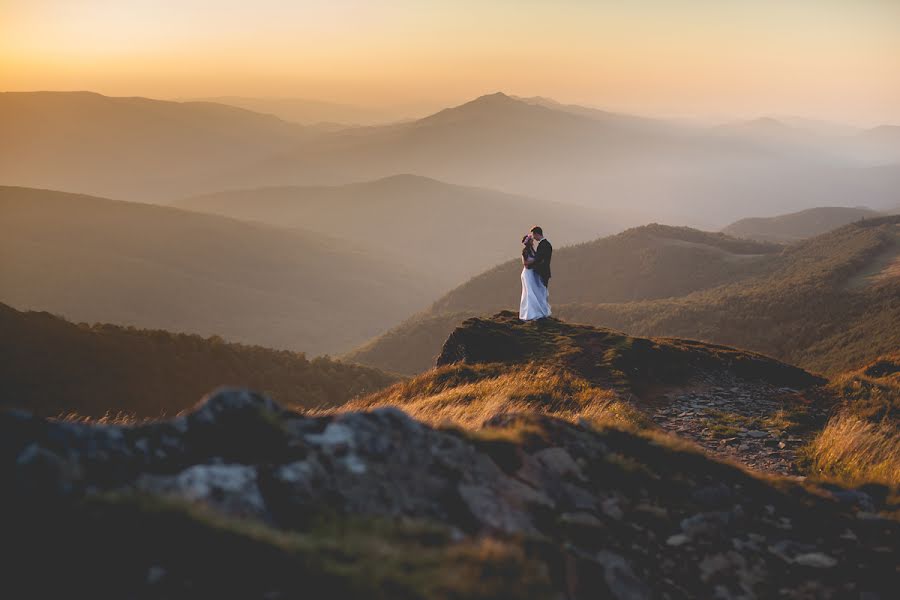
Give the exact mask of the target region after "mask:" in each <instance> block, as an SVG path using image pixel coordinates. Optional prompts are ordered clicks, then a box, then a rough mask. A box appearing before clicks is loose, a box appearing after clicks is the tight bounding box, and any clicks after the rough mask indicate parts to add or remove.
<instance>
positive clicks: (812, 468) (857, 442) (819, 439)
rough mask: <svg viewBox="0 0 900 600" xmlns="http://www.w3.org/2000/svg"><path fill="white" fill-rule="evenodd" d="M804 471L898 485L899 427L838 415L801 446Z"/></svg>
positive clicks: (842, 480) (848, 482) (854, 481)
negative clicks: (803, 451)
mask: <svg viewBox="0 0 900 600" xmlns="http://www.w3.org/2000/svg"><path fill="white" fill-rule="evenodd" d="M805 458H806V461H807V463H808V471H809V473H810V474H811V475H813V476H815V477H820V478H823V479H830V480H836V481H838V482H840V483H843V484H846V485H858V484H862V483H882V484H885V485H888V486H892V487H896V486H898V485H900V429H898V427H897V426H896V425H895V424H893V423H891V422H889V421H882V422H880V423H873V422H870V421H866V420H863V419H861V418H859V417H856V416H854V415H852V414H846V413H845V414H840V415H837V416H835V417H834V418H832V419H831V421H829V423H828V425H826V426H825V429H823V430H822V432H821V433H819V435H818V436H816V438H815V439H814V440H813V441H812V442H811V443H810V444H809V446H807V447H806V449H805Z"/></svg>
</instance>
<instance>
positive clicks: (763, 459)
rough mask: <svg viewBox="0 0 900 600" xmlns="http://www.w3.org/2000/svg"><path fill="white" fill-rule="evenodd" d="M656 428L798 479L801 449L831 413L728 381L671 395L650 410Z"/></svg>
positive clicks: (785, 391) (783, 391) (793, 395)
mask: <svg viewBox="0 0 900 600" xmlns="http://www.w3.org/2000/svg"><path fill="white" fill-rule="evenodd" d="M650 414H651V418H652V419H653V420H654V422H656V424H657V425H659V426H660V427H662V428H663V429H665V430H667V431H670V432H672V433H674V434H676V435H679V436H682V437H686V438H688V439H690V440H693V441H695V442H696V443H698V444H700V445H701V446H703V447H704V448H705V449H707V450H709V451H710V452H712V453H713V454H716V455H718V456H722V457H726V458H729V459H731V460H735V461H738V462H740V463H743V464H745V465H747V466H749V467H751V468H753V469H757V470H760V471H768V472H772V473H780V474H783V475H797V474H798V470H797V468H796V462H797V450H798V449H799V448H800V447H801V446H802V445H803V444H805V443H806V442H807V441H808V440H809V439H810V438H811V437H812V435H813V434H814V433H815V431H816V430H817V429H818V428H819V427H821V426H822V425H823V424H824V421H825V420H826V418H827V411H826V410H825V409H822V408H817V407H813V406H811V405H810V403H809V402H808V401H807V400H806V399H805V398H804V396H803V395H802V394H800V393H798V392H797V391H795V390H792V389H790V388H776V387H772V386H769V385H766V384H748V383H747V382H728V383H726V384H722V383H721V382H719V383H718V384H711V385H708V386H703V387H698V388H693V389H690V390H682V391H677V392H670V393H668V394H666V395H665V396H664V397H663V398H661V399H660V402H659V405H658V406H656V407H655V408H654V409H653V410H652V411H651V412H650Z"/></svg>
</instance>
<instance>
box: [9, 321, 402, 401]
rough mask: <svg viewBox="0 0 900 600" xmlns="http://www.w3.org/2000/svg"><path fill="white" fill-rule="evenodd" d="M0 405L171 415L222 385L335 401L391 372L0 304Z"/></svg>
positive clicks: (383, 380) (382, 381) (386, 380)
mask: <svg viewBox="0 0 900 600" xmlns="http://www.w3.org/2000/svg"><path fill="white" fill-rule="evenodd" d="M0 331H2V332H3V335H2V336H0V379H2V381H3V393H2V396H0V405H2V406H3V407H17V408H23V409H27V410H29V411H32V412H35V413H37V414H40V415H50V416H53V415H57V414H60V413H69V412H76V413H78V414H81V415H85V416H94V417H100V416H103V415H104V414H106V413H107V412H109V413H111V414H114V415H115V414H117V413H126V414H128V415H133V416H137V417H158V416H161V415H163V414H166V415H173V414H175V413H177V412H178V411H181V410H183V409H185V408H187V407H189V406H191V405H193V404H194V403H195V402H196V401H197V398H199V397H200V396H202V395H203V394H206V393H207V392H209V391H211V390H212V389H214V388H216V387H218V386H221V385H242V386H253V387H255V388H258V389H263V390H266V391H267V392H268V393H271V394H273V395H275V396H277V397H279V398H281V399H282V400H283V401H284V402H286V403H288V404H294V405H297V406H302V407H314V406H322V405H333V404H340V403H342V402H345V401H346V400H349V399H350V398H353V397H354V396H357V395H359V394H363V393H368V392H372V391H374V390H378V389H380V388H382V387H384V386H386V385H389V384H390V383H393V382H394V381H396V378H395V377H392V376H389V375H386V374H384V373H381V372H380V371H377V370H375V369H370V368H367V367H360V366H357V365H349V364H343V363H340V362H336V361H333V360H329V359H327V358H315V359H312V360H308V359H307V358H306V357H305V356H304V355H303V354H302V353H298V352H288V351H284V350H271V349H268V348H262V347H259V346H245V345H241V344H229V343H226V342H224V341H222V340H221V339H220V338H217V337H211V338H203V337H200V336H197V335H186V334H181V333H170V332H168V331H161V330H148V329H135V328H132V327H117V326H114V325H108V324H95V325H87V324H78V325H76V324H74V323H70V322H68V321H65V320H63V319H61V318H59V317H56V316H53V315H51V314H49V313H43V312H19V311H17V310H14V309H12V308H10V307H8V306H6V305H3V304H0Z"/></svg>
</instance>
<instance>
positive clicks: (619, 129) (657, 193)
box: [226, 93, 893, 227]
mask: <svg viewBox="0 0 900 600" xmlns="http://www.w3.org/2000/svg"><path fill="white" fill-rule="evenodd" d="M581 108H582V110H575V109H573V108H572V107H565V106H562V107H561V106H556V105H554V104H552V103H550V102H548V101H546V100H541V101H539V102H538V101H535V100H528V101H523V100H518V99H515V98H512V97H510V96H507V95H505V94H502V93H496V94H490V95H486V96H482V97H480V98H477V99H475V100H472V101H471V102H468V103H465V104H462V105H460V106H456V107H452V108H448V109H445V110H442V111H440V112H438V113H435V114H433V115H431V116H428V117H425V118H423V119H419V120H417V121H414V122H410V123H404V124H399V125H391V126H385V127H369V128H360V129H356V130H345V131H342V132H338V133H334V134H331V135H329V136H327V141H325V140H323V139H321V138H318V139H316V140H310V141H309V142H305V143H301V144H299V146H298V147H297V148H296V149H294V150H291V151H289V152H287V153H284V154H283V155H281V156H280V157H278V158H273V159H271V160H267V161H262V162H260V163H259V164H257V165H255V166H252V167H249V168H247V169H245V170H243V171H239V172H234V173H231V174H229V177H228V178H226V179H227V180H228V181H229V182H231V183H232V187H250V186H259V185H266V184H268V185H272V184H279V185H283V184H296V183H303V182H304V181H306V180H308V179H309V178H317V179H318V180H319V181H322V180H324V179H326V178H332V179H335V178H336V179H340V178H345V179H360V178H364V179H370V178H378V177H382V176H386V175H391V174H395V173H398V172H407V173H415V174H419V175H425V176H428V177H434V178H437V179H441V180H444V181H451V182H453V183H459V184H467V185H478V186H485V187H490V188H494V189H499V190H503V191H507V192H514V193H519V194H523V195H528V196H532V197H537V198H544V199H553V200H558V201H561V202H575V203H581V204H584V205H591V206H596V207H601V208H606V209H609V210H615V211H618V212H622V213H625V214H627V218H628V219H629V221H630V222H632V223H634V222H641V221H643V222H646V221H647V220H649V219H666V220H667V221H674V222H681V223H697V224H702V225H704V226H715V227H721V226H724V225H725V224H727V223H728V222H730V221H733V220H734V219H736V218H738V217H740V216H742V215H743V214H745V213H746V207H747V206H751V205H752V206H755V207H757V208H761V209H763V210H770V211H771V212H775V211H777V210H784V208H785V207H790V208H795V209H803V208H808V207H811V206H817V205H823V204H840V203H841V201H843V199H845V198H847V197H859V196H860V195H861V194H862V193H863V192H865V194H866V197H867V202H869V203H870V204H871V205H873V206H875V207H879V208H880V207H881V206H886V205H888V204H889V203H892V202H893V189H888V188H885V187H884V186H882V185H880V184H879V183H877V182H872V181H870V180H869V179H868V177H866V176H865V175H868V173H863V174H861V173H860V168H861V167H860V164H859V161H858V160H856V159H851V157H847V156H844V155H842V154H840V153H836V152H835V149H834V146H833V144H832V143H831V142H827V143H826V142H824V141H823V142H822V143H819V142H818V140H817V138H816V137H815V136H811V139H812V140H813V141H812V142H810V143H809V144H806V143H804V144H792V145H791V146H790V147H785V146H784V145H783V143H782V140H781V139H774V140H773V139H766V138H764V137H763V138H760V136H758V135H750V134H747V133H746V132H744V131H723V130H720V129H715V128H714V129H708V128H697V127H684V126H681V127H676V126H674V125H673V124H672V123H669V122H667V121H654V120H652V119H640V118H635V117H630V116H627V115H615V114H612V113H605V112H603V111H595V110H593V109H583V107H581ZM804 137H806V136H805V134H804ZM848 152H849V151H848Z"/></svg>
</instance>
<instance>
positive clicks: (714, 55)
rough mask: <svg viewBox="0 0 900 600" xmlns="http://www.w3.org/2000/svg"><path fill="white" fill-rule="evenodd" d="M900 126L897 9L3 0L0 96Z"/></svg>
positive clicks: (660, 2)
mask: <svg viewBox="0 0 900 600" xmlns="http://www.w3.org/2000/svg"><path fill="white" fill-rule="evenodd" d="M38 89H57V90H64V89H68V90H74V89H86V90H92V91H97V92H100V93H104V94H107V95H143V96H151V97H160V98H176V97H198V96H220V95H240V96H269V97H306V98H317V99H328V100H333V101H338V102H345V103H349V104H359V105H365V104H369V105H381V106H387V105H409V106H416V105H417V106H428V107H437V106H440V105H446V104H451V103H457V102H461V101H465V100H467V99H470V98H472V97H474V96H478V95H480V94H483V93H487V92H492V91H496V90H503V91H506V92H508V93H512V94H517V95H523V96H531V95H542V96H550V97H553V98H556V99H558V100H560V101H566V102H573V103H582V104H589V105H594V106H599V107H603V108H609V109H614V110H622V111H628V112H634V113H643V114H651V115H664V116H697V117H699V116H703V117H717V116H723V117H725V116H748V117H749V116H755V115H761V114H775V113H777V114H797V115H801V116H807V117H814V118H824V119H834V120H842V121H847V122H855V123H859V124H875V123H879V122H893V123H900V2H892V1H889V0H817V1H813V0H797V1H795V2H789V3H788V2H775V1H768V0H763V1H756V2H749V1H746V2H741V1H735V2H714V1H712V0H694V1H691V2H670V1H668V0H642V1H636V2H631V3H627V5H626V3H620V2H607V1H599V2H583V1H579V0H567V1H564V2H537V1H520V2H513V1H509V0H501V1H495V2H475V1H469V0H461V1H457V2H430V3H423V2H412V1H403V0H397V1H391V2H385V1H373V0H370V1H365V0H333V1H331V2H288V1H279V0H259V1H257V2H255V3H253V4H252V5H247V4H246V3H243V2H237V1H234V0H219V1H213V0H182V1H180V2H153V1H150V0H120V1H118V2H109V1H104V0H70V1H62V0H31V1H26V0H21V1H19V0H3V1H0V90H4V91H25V90H38Z"/></svg>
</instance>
